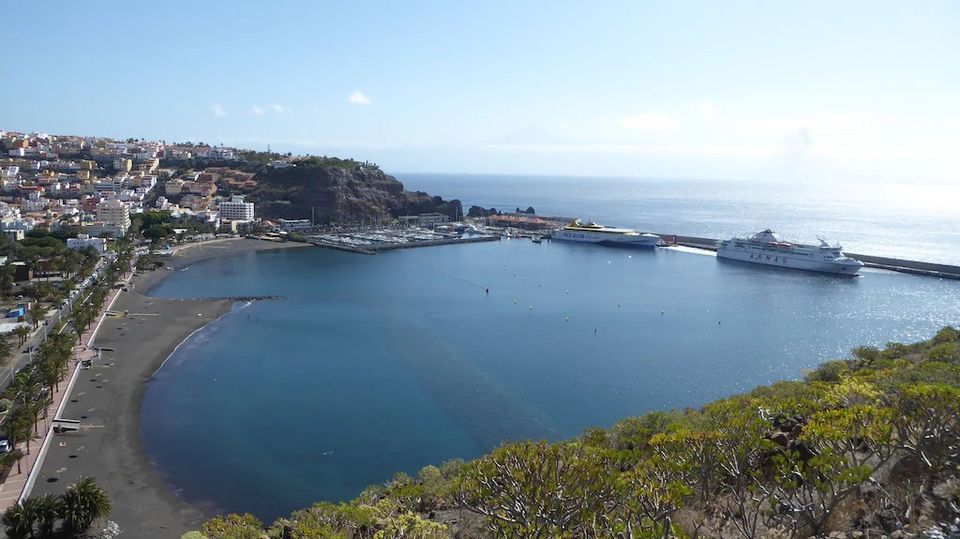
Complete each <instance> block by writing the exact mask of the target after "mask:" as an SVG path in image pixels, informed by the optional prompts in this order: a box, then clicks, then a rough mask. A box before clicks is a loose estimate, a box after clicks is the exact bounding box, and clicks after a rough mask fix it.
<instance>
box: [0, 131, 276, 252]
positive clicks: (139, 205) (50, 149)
mask: <svg viewBox="0 0 960 539" xmlns="http://www.w3.org/2000/svg"><path fill="white" fill-rule="evenodd" d="M0 151H2V153H3V157H2V158H0V175H2V186H3V196H2V197H0V230H2V232H3V234H4V236H6V237H7V238H9V239H12V240H20V239H23V238H24V237H25V235H26V234H27V233H29V232H30V231H31V230H33V229H34V228H37V227H43V228H46V229H48V230H50V231H51V232H55V231H57V230H58V229H61V228H64V227H68V228H69V227H76V228H79V231H80V233H81V234H82V236H81V237H80V238H79V239H77V240H75V241H74V242H73V244H74V245H75V246H76V247H77V248H81V247H86V246H87V245H91V246H93V247H94V248H97V249H98V250H102V248H103V245H104V241H103V240H106V239H109V238H122V237H123V236H124V235H125V234H126V233H127V231H128V229H129V228H130V224H131V221H130V216H131V215H135V214H138V213H143V212H145V211H150V210H164V211H168V212H170V215H171V216H172V217H173V218H174V219H184V220H192V221H196V222H199V223H204V224H206V225H208V228H209V229H210V230H214V231H216V230H220V229H221V228H225V229H229V230H230V231H233V232H236V231H237V230H238V229H243V227H244V226H245V225H248V224H250V223H252V222H253V221H254V207H253V204H252V203H250V202H245V201H244V200H243V196H242V195H232V196H222V195H219V194H218V193H217V186H216V184H215V178H214V175H213V174H208V173H204V172H202V171H201V172H197V171H193V170H192V169H190V168H188V167H185V166H184V164H185V163H189V162H196V161H208V162H209V161H213V162H216V161H231V160H234V159H236V158H237V155H238V150H237V149H235V148H225V147H212V146H207V145H201V144H192V143H186V144H165V143H164V142H160V141H145V140H142V139H141V140H135V139H127V140H114V139H111V138H105V137H91V136H74V135H57V136H53V135H48V134H46V133H30V134H27V133H17V132H7V131H3V130H0ZM273 166H276V167H283V166H288V164H287V163H286V162H285V161H283V160H278V162H277V163H276V164H275V165H273Z"/></svg>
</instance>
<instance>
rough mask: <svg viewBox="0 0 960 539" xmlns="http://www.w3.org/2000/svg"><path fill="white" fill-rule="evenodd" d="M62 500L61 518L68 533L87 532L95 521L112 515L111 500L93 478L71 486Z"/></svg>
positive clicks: (81, 479)
mask: <svg viewBox="0 0 960 539" xmlns="http://www.w3.org/2000/svg"><path fill="white" fill-rule="evenodd" d="M62 500H63V505H62V506H61V507H60V518H62V519H63V525H64V528H65V529H66V530H67V532H68V533H72V534H77V533H82V532H85V531H86V530H87V529H89V528H90V525H91V524H93V522H94V521H95V520H97V519H100V518H106V517H107V516H109V515H110V509H111V506H110V498H109V497H108V496H107V493H106V492H105V491H104V490H103V489H102V488H100V485H98V484H97V482H96V481H95V480H94V479H93V478H92V477H83V478H80V480H79V481H77V482H76V483H74V484H72V485H70V486H69V487H68V488H67V491H66V492H65V493H64V494H63V497H62Z"/></svg>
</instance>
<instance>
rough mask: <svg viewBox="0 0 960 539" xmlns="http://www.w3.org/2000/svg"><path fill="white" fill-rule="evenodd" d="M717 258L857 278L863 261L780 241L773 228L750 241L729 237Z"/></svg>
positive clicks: (831, 248) (836, 248) (832, 248)
mask: <svg viewBox="0 0 960 539" xmlns="http://www.w3.org/2000/svg"><path fill="white" fill-rule="evenodd" d="M717 257H719V258H729V259H732V260H740V261H742V262H753V263H756V264H766V265H768V266H779V267H781V268H793V269H801V270H808V271H819V272H822V273H836V274H841V275H856V274H857V273H858V272H859V271H860V268H862V267H863V262H860V261H859V260H855V259H853V258H850V257H848V256H846V255H844V254H843V248H842V247H841V246H840V245H839V244H837V245H828V244H827V242H825V241H823V240H822V239H821V240H820V245H808V244H803V243H791V242H788V241H781V240H780V239H779V238H777V236H776V235H774V233H773V231H772V230H770V229H767V230H764V231H762V232H758V233H756V234H754V235H753V236H751V237H750V238H749V239H748V238H730V239H729V240H721V241H718V242H717Z"/></svg>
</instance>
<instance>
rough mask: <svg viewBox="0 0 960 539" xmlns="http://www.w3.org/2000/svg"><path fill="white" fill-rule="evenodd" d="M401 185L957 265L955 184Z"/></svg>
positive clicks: (654, 227)
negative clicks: (767, 233)
mask: <svg viewBox="0 0 960 539" xmlns="http://www.w3.org/2000/svg"><path fill="white" fill-rule="evenodd" d="M396 177H397V178H398V179H399V180H401V181H402V182H403V183H404V185H405V186H406V187H407V189H412V190H420V191H426V192H428V193H431V194H438V195H441V196H443V197H444V198H459V199H460V200H461V201H462V202H463V203H464V211H466V210H467V209H469V207H470V206H472V205H478V206H482V207H484V208H491V207H493V208H497V209H499V210H501V211H513V210H514V209H516V208H518V207H519V208H521V209H526V208H527V207H528V206H532V207H533V208H534V209H535V210H536V211H537V213H539V214H541V215H557V216H562V217H579V218H582V219H589V220H594V221H597V222H598V223H602V224H607V225H616V226H626V227H631V228H636V229H638V230H645V231H653V232H659V233H663V234H680V235H686V236H702V237H708V238H723V239H726V238H729V237H731V236H734V235H737V236H745V235H751V234H753V233H755V232H758V231H760V230H763V229H765V228H770V229H773V230H774V231H775V232H777V233H778V234H779V235H781V236H782V237H783V238H785V239H790V240H800V241H803V242H804V243H813V244H816V243H817V238H818V237H823V238H825V239H827V240H828V241H829V242H830V243H831V244H832V243H834V242H840V243H842V244H843V246H844V247H845V248H846V249H847V250H849V251H851V252H854V253H860V254H867V255H877V256H892V257H899V258H906V259H911V260H922V261H925V262H939V263H944V264H956V265H960V209H958V207H957V202H956V201H958V200H960V184H953V185H949V184H923V183H920V182H914V183H889V182H877V183H874V184H866V183H842V182H839V183H831V184H828V185H815V184H809V183H802V182H799V183H798V182H785V181H750V182H748V181H722V180H666V179H664V180H657V179H631V178H581V177H562V176H561V177H555V176H511V175H469V174H397V175H396Z"/></svg>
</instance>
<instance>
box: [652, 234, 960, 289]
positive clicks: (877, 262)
mask: <svg viewBox="0 0 960 539" xmlns="http://www.w3.org/2000/svg"><path fill="white" fill-rule="evenodd" d="M657 235H658V236H660V237H661V238H662V239H663V240H664V241H665V242H667V243H668V244H673V245H682V246H684V247H695V248H697V249H706V250H709V251H716V250H717V241H718V240H717V239H716V238H702V237H698V236H681V235H679V234H657ZM844 254H846V255H847V256H849V257H850V258H855V259H857V260H859V261H861V262H863V265H864V266H866V267H868V268H878V269H885V270H890V271H897V272H900V273H911V274H914V275H926V276H929V277H942V278H944V279H960V266H951V265H949V264H936V263H933V262H922V261H919V260H907V259H904V258H893V257H886V256H873V255H862V254H857V253H849V252H844Z"/></svg>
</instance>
